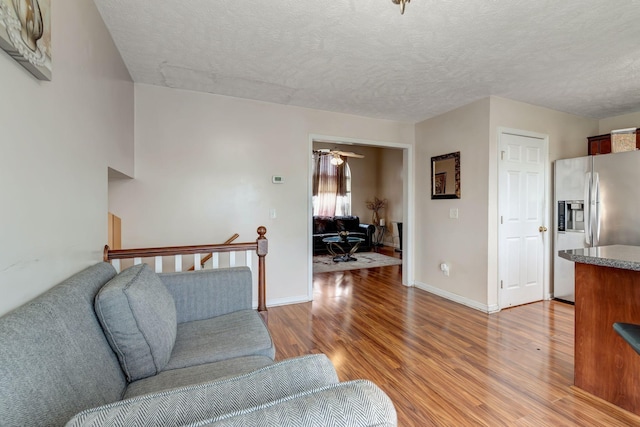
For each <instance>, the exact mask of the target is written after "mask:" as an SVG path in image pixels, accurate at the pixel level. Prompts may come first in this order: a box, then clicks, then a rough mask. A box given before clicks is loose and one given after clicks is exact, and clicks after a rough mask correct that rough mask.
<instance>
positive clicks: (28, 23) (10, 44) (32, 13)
mask: <svg viewBox="0 0 640 427" xmlns="http://www.w3.org/2000/svg"><path fill="white" fill-rule="evenodd" d="M0 47H1V48H2V49H4V50H5V51H6V52H7V53H8V54H9V55H10V56H11V57H12V58H13V59H15V60H16V61H18V62H19V63H20V64H21V65H22V66H23V67H24V68H26V69H27V70H29V72H30V73H31V74H33V75H34V76H36V78H38V79H40V80H51V0H0Z"/></svg>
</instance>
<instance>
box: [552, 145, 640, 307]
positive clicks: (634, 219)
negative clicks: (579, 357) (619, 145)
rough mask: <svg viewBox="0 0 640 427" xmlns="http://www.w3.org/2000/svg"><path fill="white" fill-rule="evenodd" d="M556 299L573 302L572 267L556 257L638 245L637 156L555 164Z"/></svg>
mask: <svg viewBox="0 0 640 427" xmlns="http://www.w3.org/2000/svg"><path fill="white" fill-rule="evenodd" d="M554 218H555V220H556V221H555V226H554V236H555V239H554V241H555V246H554V263H553V267H554V268H553V283H554V284H553V296H554V298H557V299H561V300H565V301H570V302H575V293H574V263H572V262H570V261H568V260H565V259H563V258H560V257H559V256H558V251H561V250H564V249H579V248H585V247H591V246H606V245H615V244H625V245H640V151H628V152H622V153H613V154H602V155H597V156H587V157H578V158H575V159H564V160H557V161H556V162H555V214H554Z"/></svg>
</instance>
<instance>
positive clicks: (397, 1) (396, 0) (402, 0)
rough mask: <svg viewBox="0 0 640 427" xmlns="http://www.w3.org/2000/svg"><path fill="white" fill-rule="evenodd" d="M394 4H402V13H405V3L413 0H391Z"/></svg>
mask: <svg viewBox="0 0 640 427" xmlns="http://www.w3.org/2000/svg"><path fill="white" fill-rule="evenodd" d="M391 2H392V3H393V4H399V5H400V15H404V5H405V4H407V3H409V2H411V0H391Z"/></svg>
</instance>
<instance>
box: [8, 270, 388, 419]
mask: <svg viewBox="0 0 640 427" xmlns="http://www.w3.org/2000/svg"><path fill="white" fill-rule="evenodd" d="M251 282H252V281H251V273H250V271H249V270H248V269H247V268H246V267H239V268H232V269H220V270H207V271H197V272H188V273H170V274H160V275H156V274H155V273H153V272H152V271H151V270H150V269H149V268H148V267H146V266H136V267H132V268H131V269H127V270H124V271H123V272H122V273H120V274H116V271H115V270H114V268H113V267H112V266H111V265H110V264H107V263H99V264H96V265H94V266H91V267H89V268H87V269H86V270H83V271H81V272H79V273H77V274H76V275H74V276H72V277H71V278H69V279H67V280H65V281H64V282H62V283H61V284H59V285H57V286H55V287H53V288H52V289H50V290H49V291H47V292H45V293H44V294H42V295H41V296H39V297H37V298H36V299H34V300H32V301H31V302H29V303H27V304H25V305H24V306H22V307H19V308H17V309H16V310H14V311H12V312H10V313H8V314H6V315H4V316H3V317H0V414H1V415H0V417H1V421H0V424H2V425H7V426H26V425H29V426H37V425H43V426H57V425H65V424H67V425H69V426H81V425H82V426H86V425H92V426H121V425H132V426H195V425H198V426H201V425H211V426H241V425H242V426H247V425H264V426H321V425H336V426H373V425H385V426H386V425H396V413H395V409H394V407H393V404H392V403H391V401H390V400H389V398H388V397H387V396H386V395H385V394H384V393H383V392H382V391H381V390H380V389H379V388H378V387H377V386H375V385H374V384H372V383H370V382H368V381H363V380H361V381H350V382H339V380H338V378H337V376H336V373H335V370H334V369H333V366H332V365H331V362H330V361H329V360H328V359H327V358H326V356H324V355H309V356H304V357H299V358H294V359H288V360H284V361H280V362H274V360H273V358H274V355H275V349H274V346H273V342H272V340H271V336H270V334H269V332H268V329H267V328H266V326H265V325H264V323H263V321H262V318H261V317H260V315H259V314H258V313H257V311H255V310H253V309H252V307H251V303H252V289H251Z"/></svg>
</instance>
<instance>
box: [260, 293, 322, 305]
mask: <svg viewBox="0 0 640 427" xmlns="http://www.w3.org/2000/svg"><path fill="white" fill-rule="evenodd" d="M311 301H313V298H309V297H308V296H307V295H300V296H297V297H289V298H274V299H270V300H267V308H269V307H277V306H279V305H289V304H301V303H305V302H311ZM253 308H258V301H253Z"/></svg>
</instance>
